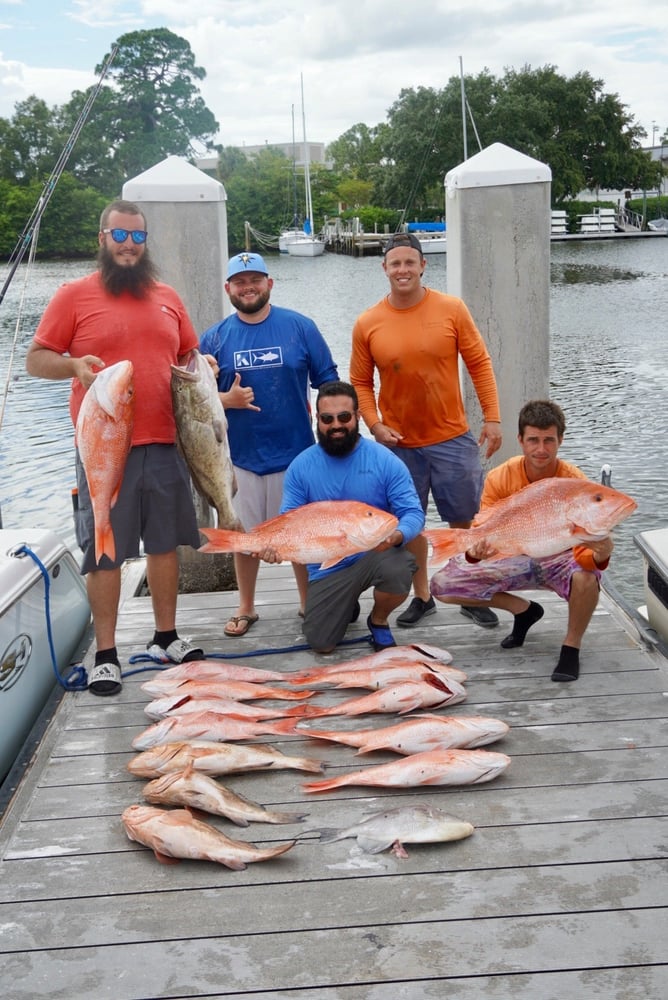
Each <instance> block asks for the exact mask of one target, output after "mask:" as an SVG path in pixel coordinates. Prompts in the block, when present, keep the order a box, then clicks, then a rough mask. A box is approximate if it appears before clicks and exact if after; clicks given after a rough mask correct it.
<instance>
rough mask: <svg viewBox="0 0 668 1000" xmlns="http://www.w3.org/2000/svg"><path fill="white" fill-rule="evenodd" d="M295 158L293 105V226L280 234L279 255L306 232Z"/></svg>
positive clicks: (293, 115) (293, 108)
mask: <svg viewBox="0 0 668 1000" xmlns="http://www.w3.org/2000/svg"><path fill="white" fill-rule="evenodd" d="M296 160H297V158H296V156H295V106H294V104H293V105H292V225H291V226H286V228H285V229H281V231H280V233H279V234H278V250H279V253H287V252H288V244H289V243H294V242H295V241H296V240H299V239H300V238H301V237H302V236H303V235H304V230H303V229H302V228H301V226H300V225H299V212H298V210H297V166H296Z"/></svg>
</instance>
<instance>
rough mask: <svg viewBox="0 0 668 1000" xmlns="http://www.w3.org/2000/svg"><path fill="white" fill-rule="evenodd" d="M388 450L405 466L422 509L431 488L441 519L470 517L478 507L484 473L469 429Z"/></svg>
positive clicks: (450, 519) (468, 519) (476, 446)
mask: <svg viewBox="0 0 668 1000" xmlns="http://www.w3.org/2000/svg"><path fill="white" fill-rule="evenodd" d="M392 450H393V451H394V453H395V454H396V455H397V457H398V458H400V459H401V461H402V462H403V463H404V465H406V466H407V468H408V471H409V472H410V474H411V476H412V478H413V482H414V483H415V489H416V490H417V494H418V496H419V498H420V503H421V504H422V509H423V510H424V511H425V513H426V511H427V503H428V500H429V491H430V490H431V495H432V497H433V499H434V504H435V505H436V510H437V511H438V513H439V516H440V518H441V520H442V521H448V522H450V523H452V522H454V523H455V524H457V523H459V522H462V521H472V520H473V518H474V517H475V515H476V514H477V513H478V510H479V509H480V497H481V496H482V485H483V478H484V476H483V471H482V464H481V462H480V449H479V447H478V443H477V441H476V439H475V438H474V437H473V434H471V432H470V431H467V432H466V433H465V434H460V436H459V437H456V438H452V439H451V440H450V441H441V442H440V444H429V445H426V446H425V447H424V448H401V447H397V448H393V449H392Z"/></svg>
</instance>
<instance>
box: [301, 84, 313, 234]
mask: <svg viewBox="0 0 668 1000" xmlns="http://www.w3.org/2000/svg"><path fill="white" fill-rule="evenodd" d="M300 80H301V91H302V130H303V135H304V184H305V187H306V218H307V219H308V221H309V226H310V229H309V233H311V234H312V233H313V204H312V202H311V172H310V170H309V159H310V157H309V151H308V145H307V142H306V110H305V108H304V74H303V73H301V74H300Z"/></svg>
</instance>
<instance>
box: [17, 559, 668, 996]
mask: <svg viewBox="0 0 668 1000" xmlns="http://www.w3.org/2000/svg"><path fill="white" fill-rule="evenodd" d="M141 578H142V566H141V561H138V564H130V565H129V567H128V572H127V573H126V577H125V583H126V590H125V593H124V599H123V603H122V607H121V615H120V623H119V639H120V642H119V652H120V653H121V655H122V660H123V662H124V663H127V661H128V658H129V657H130V656H131V655H132V654H137V653H138V652H139V651H140V650H141V648H142V640H143V639H144V637H145V636H147V635H148V634H149V632H150V628H151V612H150V602H149V599H148V598H147V597H146V596H142V595H141V594H139V596H136V590H137V584H138V581H140V580H141ZM532 596H538V598H539V600H540V601H541V602H542V603H543V604H544V606H545V608H546V614H545V618H544V619H543V621H542V622H541V623H540V625H539V626H538V627H537V628H536V629H534V630H533V631H532V633H531V636H530V637H529V638H528V639H527V642H526V643H525V645H524V647H523V648H522V649H518V650H513V651H504V650H500V649H499V640H500V639H501V638H502V636H503V635H504V634H505V633H504V622H502V623H501V625H500V627H499V628H497V629H494V630H487V629H484V630H483V629H480V628H476V627H475V626H473V625H472V624H471V623H470V622H468V621H467V620H466V619H465V618H464V617H463V616H461V615H460V614H459V613H458V612H457V609H455V608H448V607H445V606H442V607H441V606H439V610H438V613H437V614H436V615H434V616H431V617H430V618H429V619H426V620H425V621H426V623H427V624H426V626H425V627H423V626H422V625H421V626H418V627H416V628H413V629H411V630H400V629H396V631H395V637H396V639H397V641H398V642H400V643H401V642H403V643H409V642H411V643H418V644H419V643H429V644H431V645H435V646H439V647H441V648H445V649H447V650H449V651H450V653H451V654H452V656H453V661H454V663H453V665H455V666H457V667H459V668H461V669H462V670H464V671H465V672H466V673H467V675H468V680H467V681H466V690H467V692H468V695H467V699H466V701H465V702H463V703H462V704H459V705H456V706H455V707H454V708H452V709H451V710H449V711H448V709H445V710H441V713H442V714H449V715H453V716H463V715H467V714H484V715H489V716H494V717H497V718H499V719H502V720H505V722H507V723H508V724H509V725H510V727H511V729H510V732H509V733H508V735H507V736H506V737H505V738H504V739H502V740H501V741H500V742H498V743H495V744H492V745H490V746H489V747H487V749H489V750H494V751H500V752H502V753H505V754H507V755H509V756H510V758H511V763H510V766H509V767H508V769H507V771H505V772H504V773H503V774H502V775H500V776H499V777H497V778H495V779H494V781H490V782H489V783H487V784H483V785H469V786H461V787H438V788H437V787H433V788H429V787H424V788H404V789H387V788H369V787H355V786H351V787H346V788H342V789H340V790H335V791H331V792H327V793H324V794H323V793H318V794H314V793H311V794H307V793H305V792H303V790H302V787H301V786H302V785H303V783H304V781H305V780H310V779H313V778H318V777H319V776H318V775H313V774H302V773H300V772H298V771H277V772H273V773H272V772H264V771H260V772H256V773H253V774H249V773H247V774H240V775H231V776H229V777H228V778H225V779H222V780H223V781H224V783H225V784H226V785H228V786H229V787H231V788H232V789H233V790H234V791H236V792H237V793H241V794H244V795H246V796H247V797H249V798H251V799H252V800H254V801H258V802H261V803H262V804H264V805H265V806H272V807H278V808H281V809H287V810H290V811H299V812H304V813H308V816H307V818H306V820H305V821H304V822H303V823H299V824H292V825H286V826H267V825H262V824H253V825H252V826H251V827H249V828H245V829H240V828H238V827H233V826H232V825H231V824H230V823H229V822H227V821H225V820H222V819H220V820H216V819H214V820H213V824H214V825H216V826H217V828H219V829H221V830H223V831H224V832H225V833H226V834H227V835H228V836H230V837H233V838H236V839H239V840H246V841H252V842H253V843H256V844H258V845H261V846H267V845H274V844H279V843H284V842H286V841H288V840H291V839H293V838H296V841H297V842H296V843H295V845H294V847H293V848H292V849H291V850H290V851H288V853H287V854H285V855H283V856H282V857H280V858H276V859H274V860H273V861H267V862H263V863H261V864H260V863H258V864H254V865H250V866H249V867H248V868H247V869H246V870H245V871H230V870H228V869H227V868H225V867H223V866H222V865H215V864H212V863H206V862H185V861H184V862H181V863H180V864H178V865H173V866H163V865H160V864H159V863H158V862H157V861H156V859H155V858H154V857H153V854H152V853H151V852H150V851H149V850H147V849H146V848H144V847H142V846H140V845H139V844H136V843H132V842H131V841H130V840H128V838H127V837H126V835H125V833H124V831H123V828H122V826H121V822H120V815H121V813H122V811H123V810H124V809H125V808H126V807H128V806H129V805H131V804H133V803H138V802H141V801H142V781H141V779H137V778H133V777H132V776H131V775H130V774H129V773H128V771H127V764H128V762H129V761H130V760H131V759H132V757H133V750H132V747H131V742H132V740H133V738H135V737H136V735H137V734H138V733H140V732H141V731H142V730H143V729H144V728H145V727H146V725H147V724H148V719H147V718H146V716H145V714H144V706H145V704H146V703H147V701H148V700H149V696H148V695H147V694H145V693H144V692H143V691H142V690H141V688H140V685H141V683H143V682H144V681H145V680H146V678H147V676H151V674H150V673H148V674H147V673H146V672H143V673H142V672H139V673H131V671H132V670H133V669H134V670H141V669H142V667H143V666H145V665H144V664H141V663H138V664H136V665H135V666H134V667H130V668H129V671H128V675H127V676H126V678H125V682H124V687H123V691H122V694H121V695H120V696H118V697H116V698H109V699H105V698H95V697H93V696H91V695H90V694H88V692H85V691H84V692H77V693H68V694H66V695H65V697H64V699H63V700H62V701H61V703H60V705H59V707H58V710H57V712H56V714H55V717H54V719H53V721H52V722H51V724H50V725H49V727H48V729H47V731H46V733H45V735H44V738H43V739H42V740H41V743H40V745H39V747H38V749H37V752H36V754H35V757H34V760H33V761H32V765H31V768H30V771H29V774H28V777H27V779H26V780H25V781H24V782H23V783H22V784H21V785H20V787H19V788H18V790H17V792H16V794H15V796H14V798H13V800H12V801H11V803H10V804H9V806H8V808H7V809H6V812H5V814H4V817H3V820H2V825H1V826H0V857H1V858H2V861H1V862H0V875H1V877H0V913H1V917H2V926H3V934H2V938H1V942H0V947H1V948H2V953H3V959H2V965H3V973H2V981H3V984H4V986H5V992H6V995H8V996H10V995H11V997H12V1000H28V998H30V1000H34V998H35V997H50V998H55V997H67V998H68V1000H79V998H81V1000H90V997H96V998H100V1000H102V998H107V997H108V998H114V1000H118V998H124V1000H135V998H136V1000H138V998H149V997H150V998H157V997H161V998H162V997H184V998H185V997H195V996H197V997H214V996H215V997H250V996H252V997H255V998H257V997H260V998H263V1000H269V998H272V1000H273V998H275V1000H278V998H283V997H292V998H297V997H305V998H306V997H308V998H309V1000H311V998H317V1000H352V998H355V1000H358V998H374V1000H383V998H387V1000H395V998H397V997H402V998H411V1000H412V998H414V1000H418V998H423V997H434V998H436V997H438V998H441V997H443V996H446V995H448V996H450V995H452V996H456V997H457V998H458V1000H459V998H462V1000H463V998H469V997H470V998H482V997H492V996H498V997H509V996H514V997H520V996H521V997H528V998H535V1000H538V998H540V1000H550V998H554V1000H557V998H561V997H563V996H568V997H571V998H574V1000H591V998H594V997H597V998H598V997H600V998H605V1000H636V998H637V997H638V995H639V993H640V992H641V993H642V995H643V996H645V997H647V998H648V1000H663V998H664V997H665V996H666V995H667V994H668V964H667V962H666V952H665V926H666V916H667V912H666V911H667V906H668V900H667V899H666V894H665V879H666V869H667V861H668V852H667V850H666V839H665V824H666V803H667V801H668V797H667V793H668V773H667V771H666V760H667V759H668V755H667V754H666V736H667V734H668V726H667V725H666V709H667V705H668V702H667V694H666V692H667V690H668V688H667V682H668V677H667V674H666V662H667V661H666V660H665V658H664V657H663V656H662V655H661V654H660V652H658V651H657V650H656V649H654V648H652V647H651V646H647V645H646V644H645V643H644V642H643V641H642V640H641V638H640V637H639V635H638V633H637V631H636V630H635V629H634V627H633V625H632V623H629V622H628V621H627V620H626V619H625V618H624V617H623V616H621V617H620V613H619V612H618V610H617V609H616V608H615V605H614V603H613V602H611V601H610V599H609V598H608V597H607V596H606V595H605V594H604V595H602V597H601V600H600V603H599V608H598V610H597V612H596V613H595V616H594V619H593V621H592V623H591V626H590V628H589V630H588V632H587V636H586V639H585V647H584V649H583V655H582V664H583V669H582V673H581V676H580V679H579V681H578V682H577V683H576V684H554V683H552V682H551V681H550V679H549V674H550V671H551V669H552V666H553V661H554V660H555V658H556V655H557V652H558V649H559V644H560V642H561V636H562V635H563V630H564V605H563V603H562V602H560V601H559V600H558V599H557V598H556V597H554V595H552V594H546V593H545V592H540V594H539V595H532ZM235 601H236V594H235V593H234V592H228V593H219V594H206V595H202V594H193V595H186V596H183V597H182V598H181V601H180V605H179V629H180V631H181V632H182V633H183V634H188V633H190V634H192V635H193V636H194V637H196V638H197V640H198V642H201V643H202V644H203V645H204V648H205V650H206V651H207V653H208V655H212V654H213V655H219V656H221V657H226V658H232V659H233V660H234V659H235V658H236V660H237V662H241V663H243V664H245V665H253V666H258V667H261V668H263V669H271V670H280V671H287V670H291V669H295V668H300V667H305V666H308V665H311V664H313V663H314V662H331V660H332V659H336V660H337V661H341V662H343V661H345V660H350V659H353V658H356V657H359V656H363V655H365V654H366V653H367V652H369V651H370V647H369V645H368V642H367V641H366V638H367V636H366V633H365V630H364V627H363V626H362V625H361V624H358V625H354V626H351V627H350V628H349V630H348V634H347V640H348V642H349V643H350V644H349V645H346V646H340V647H339V648H338V649H337V651H336V652H335V654H333V657H329V658H325V657H314V655H313V654H312V653H310V651H308V650H307V649H304V646H303V642H302V640H303V637H302V636H301V633H300V629H299V619H298V617H297V614H296V609H297V594H296V588H295V587H294V581H293V578H292V574H291V571H290V569H289V568H288V567H284V566H266V565H264V564H263V566H262V568H261V572H260V583H259V588H258V595H257V601H258V604H257V607H258V611H259V614H260V619H259V621H258V623H257V624H256V625H255V626H254V628H253V629H252V630H251V632H249V633H248V635H247V636H246V637H244V638H243V639H240V640H225V639H223V638H222V625H223V623H224V621H225V619H226V618H227V615H228V614H229V613H230V611H231V610H233V609H234V607H235V606H236V604H235ZM362 605H363V606H362V614H361V616H360V621H364V620H365V618H366V615H367V613H368V611H369V609H370V597H369V595H364V597H363V600H362ZM271 650H273V651H274V652H273V653H272V654H270V653H269V651H271ZM353 693H354V692H351V691H349V690H348V691H338V692H333V693H327V694H325V693H324V692H323V693H320V694H318V696H317V698H316V699H315V701H316V702H317V703H318V704H332V703H333V702H334V701H338V700H343V699H344V698H347V697H350V696H351V695H352V694H353ZM395 721H396V719H395V718H394V717H389V718H388V717H384V718H381V717H378V716H376V717H364V718H360V719H358V720H356V721H354V722H350V721H348V722H345V721H344V720H343V719H335V718H334V719H328V720H327V722H328V725H327V728H335V727H336V728H344V726H346V727H348V728H352V727H353V726H356V727H360V728H361V727H365V726H371V725H374V726H378V725H383V724H384V725H389V724H392V722H395ZM253 742H255V743H266V742H269V743H270V744H271V745H273V746H275V747H277V748H278V749H280V750H281V751H283V752H284V753H286V754H290V755H299V756H306V757H309V758H312V759H315V760H318V761H321V762H323V763H324V764H325V765H326V772H325V773H326V775H327V776H328V777H331V776H335V775H337V774H342V773H345V772H350V771H351V770H353V769H356V768H358V767H361V766H365V765H369V764H372V763H373V764H375V763H379V762H381V761H385V760H389V759H390V758H391V755H390V754H389V753H378V752H375V753H372V754H369V755H368V756H367V757H363V758H359V757H355V756H354V753H353V750H352V749H351V748H349V747H344V746H341V745H338V744H332V743H325V742H324V741H316V740H313V739H309V738H307V737H306V736H304V735H303V734H294V735H285V736H281V737H276V736H272V737H267V736H264V737H260V738H258V739H257V740H254V741H253ZM425 802H428V803H430V804H431V805H436V806H438V807H440V808H442V809H444V810H445V811H447V812H448V813H451V814H454V815H455V816H458V817H460V818H461V819H464V820H467V821H469V822H470V823H472V824H473V825H474V827H475V831H474V833H473V835H472V836H470V837H468V838H467V839H465V840H461V841H458V842H454V843H445V844H416V845H412V844H408V845H406V846H407V852H408V858H407V859H401V858H397V857H395V855H394V854H391V853H390V852H388V851H386V852H384V853H380V854H369V853H367V852H364V851H362V850H361V848H360V847H359V846H358V845H357V843H356V841H355V840H342V841H337V842H333V843H328V844H324V843H321V842H320V840H319V834H318V831H319V830H320V829H322V828H332V827H335V828H339V829H340V828H342V827H345V826H348V825H350V824H351V823H355V822H358V821H359V820H360V818H361V817H362V816H363V815H365V814H368V813H370V812H377V811H379V810H384V809H386V808H393V807H396V806H399V805H402V806H406V805H411V804H416V803H421V804H424V803H425ZM10 984H11V985H10Z"/></svg>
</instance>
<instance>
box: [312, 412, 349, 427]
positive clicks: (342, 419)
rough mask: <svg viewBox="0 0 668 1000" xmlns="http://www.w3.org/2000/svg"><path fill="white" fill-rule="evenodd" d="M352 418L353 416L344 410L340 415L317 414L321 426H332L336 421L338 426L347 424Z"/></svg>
mask: <svg viewBox="0 0 668 1000" xmlns="http://www.w3.org/2000/svg"><path fill="white" fill-rule="evenodd" d="M353 416H354V414H353V413H351V412H350V410H344V411H343V412H342V413H319V414H318V420H321V421H322V422H323V424H333V423H334V421H335V420H338V422H339V423H340V424H349V423H350V421H351V420H352V419H353Z"/></svg>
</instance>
